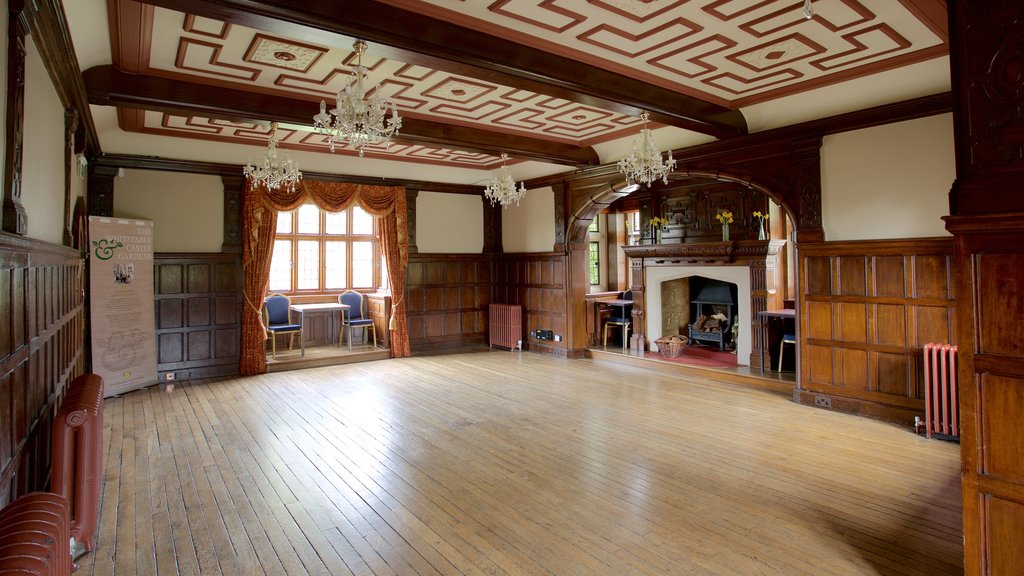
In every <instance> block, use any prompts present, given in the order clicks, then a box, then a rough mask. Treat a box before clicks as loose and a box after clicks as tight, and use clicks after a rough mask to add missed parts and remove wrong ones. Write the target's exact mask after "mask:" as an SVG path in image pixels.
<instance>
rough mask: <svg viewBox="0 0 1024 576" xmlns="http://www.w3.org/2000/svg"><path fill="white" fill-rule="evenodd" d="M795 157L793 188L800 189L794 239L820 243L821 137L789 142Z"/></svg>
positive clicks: (821, 230) (823, 233)
mask: <svg viewBox="0 0 1024 576" xmlns="http://www.w3.org/2000/svg"><path fill="white" fill-rule="evenodd" d="M793 150H794V152H795V156H796V186H797V189H798V190H800V214H799V216H798V217H799V219H800V221H799V222H798V223H797V240H798V242H799V241H806V242H821V241H823V240H824V239H825V230H824V229H823V228H822V227H821V138H820V137H815V138H805V139H802V140H796V141H794V142H793Z"/></svg>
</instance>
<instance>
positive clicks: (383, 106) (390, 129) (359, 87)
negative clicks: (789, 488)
mask: <svg viewBox="0 0 1024 576" xmlns="http://www.w3.org/2000/svg"><path fill="white" fill-rule="evenodd" d="M352 47H353V48H354V49H355V51H356V66H355V68H353V69H352V78H351V79H350V80H349V83H348V85H347V86H345V87H344V88H343V89H342V90H341V91H339V92H338V94H337V96H336V97H335V101H334V108H333V109H332V110H330V113H328V110H327V102H324V101H323V100H321V101H320V113H319V114H317V115H316V116H313V126H314V127H315V128H316V131H317V132H319V133H320V134H323V135H325V136H327V137H328V143H329V144H330V146H331V152H334V145H335V144H341V143H343V142H348V144H349V145H350V146H352V147H353V148H355V149H356V150H358V151H359V155H360V156H362V155H363V149H364V148H365V147H367V146H377V145H383V146H387V145H389V144H390V143H391V137H392V136H394V135H396V134H398V130H399V128H401V127H402V118H401V117H399V115H398V106H396V105H395V103H394V102H389V101H387V100H385V99H384V97H383V96H382V95H381V91H380V87H379V86H373V87H372V88H371V89H370V90H367V89H366V72H367V70H366V68H364V67H363V52H366V42H363V41H362V40H357V41H356V43H355V44H353V45H352ZM367 93H370V94H372V96H370V97H369V98H367V96H366V95H367ZM388 108H390V109H391V118H390V119H389V118H388V117H387V114H388Z"/></svg>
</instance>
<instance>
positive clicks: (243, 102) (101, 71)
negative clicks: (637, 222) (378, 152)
mask: <svg viewBox="0 0 1024 576" xmlns="http://www.w3.org/2000/svg"><path fill="white" fill-rule="evenodd" d="M83 77H84V79H85V87H86V92H87V94H88V97H89V103H90V104H98V105H101V106H120V107H127V108H137V109H144V110H154V111H158V112H165V113H169V114H176V115H181V116H204V117H209V118H218V119H222V120H230V121H234V122H271V121H278V122H283V123H290V124H299V125H304V126H312V120H313V115H314V114H316V113H317V112H319V111H320V108H319V104H318V103H316V102H310V101H307V100H300V99H297V98H288V97H285V96H277V95H268V94H261V93H255V92H248V91H245V90H239V89H234V88H225V87H221V86H210V85H206V84H198V83H194V82H186V81H182V80H173V79H169V78H161V77H158V76H149V75H145V74H128V73H125V72H120V71H118V70H116V69H115V68H114V67H113V66H111V65H103V66H95V67H93V68H90V69H88V70H86V71H85V73H84V74H83ZM395 140H396V141H399V142H409V143H415V144H429V145H431V146H436V147H445V148H453V149H457V150H463V151H467V152H480V153H484V154H493V155H495V156H497V155H499V154H501V153H502V152H504V153H507V154H508V155H509V156H512V157H514V158H523V159H530V160H539V161H542V162H553V163H556V164H563V165H568V166H575V167H584V166H596V165H598V164H600V158H598V155H597V152H596V151H594V149H593V148H591V147H581V146H573V145H571V144H564V143H561V142H550V141H547V140H539V139H536V138H525V137H522V136H516V135H512V134H504V133H496V132H488V131H486V130H479V129H475V128H466V127H462V126H455V125H451V124H442V123H439V122H431V121H428V120H421V119H417V118H403V119H402V129H401V131H400V134H399V137H397V138H395Z"/></svg>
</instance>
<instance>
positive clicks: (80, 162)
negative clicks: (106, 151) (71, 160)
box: [75, 152, 89, 178]
mask: <svg viewBox="0 0 1024 576" xmlns="http://www.w3.org/2000/svg"><path fill="white" fill-rule="evenodd" d="M88 165H89V161H88V160H86V159H85V154H82V153H81V152H79V153H78V154H76V155H75V172H76V173H77V174H78V177H79V178H85V167H86V166H88Z"/></svg>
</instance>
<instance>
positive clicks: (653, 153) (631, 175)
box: [618, 112, 676, 186]
mask: <svg viewBox="0 0 1024 576" xmlns="http://www.w3.org/2000/svg"><path fill="white" fill-rule="evenodd" d="M640 119H641V120H643V127H642V128H641V129H640V136H638V137H637V138H636V139H634V140H633V147H632V148H631V149H630V151H629V156H627V157H625V158H623V159H622V160H619V163H618V166H619V171H620V172H622V173H623V174H625V176H626V181H627V182H628V183H629V184H637V183H640V184H647V185H648V186H650V184H651V182H653V181H655V180H657V179H659V178H660V179H661V181H662V182H663V183H665V184H668V173H669V172H671V171H672V170H673V169H674V168H675V167H676V161H675V159H674V158H672V151H671V150H669V151H668V158H667V159H665V160H664V161H662V159H661V152H659V151H658V146H657V144H655V143H654V134H653V133H652V132H651V130H650V129H649V128H647V119H648V115H647V112H642V113H641V114H640Z"/></svg>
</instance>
